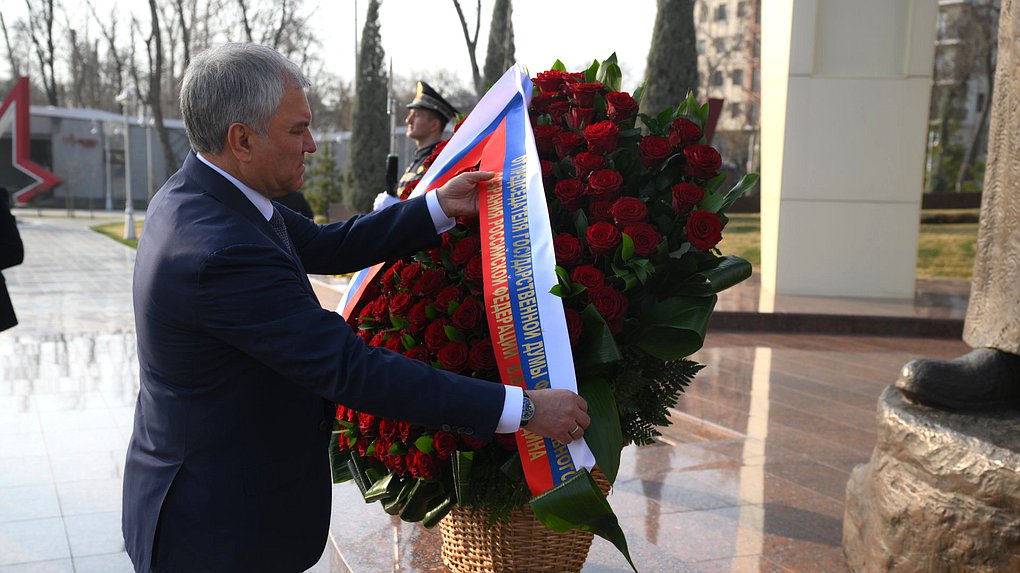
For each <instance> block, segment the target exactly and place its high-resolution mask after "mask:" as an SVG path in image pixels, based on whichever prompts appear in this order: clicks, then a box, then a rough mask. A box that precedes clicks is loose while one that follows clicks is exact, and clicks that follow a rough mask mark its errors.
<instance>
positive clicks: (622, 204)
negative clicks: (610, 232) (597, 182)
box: [611, 197, 648, 226]
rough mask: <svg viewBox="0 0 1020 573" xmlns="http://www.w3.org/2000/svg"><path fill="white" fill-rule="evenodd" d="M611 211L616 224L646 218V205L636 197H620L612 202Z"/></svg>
mask: <svg viewBox="0 0 1020 573" xmlns="http://www.w3.org/2000/svg"><path fill="white" fill-rule="evenodd" d="M611 213H612V214H613V220H614V221H616V224H617V225H621V226H622V225H626V224H628V223H641V222H643V221H647V220H648V207H646V206H645V202H644V201H642V200H641V199H638V198H637V197H620V198H619V199H617V200H616V203H613V209H612V210H611Z"/></svg>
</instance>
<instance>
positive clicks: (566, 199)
mask: <svg viewBox="0 0 1020 573" xmlns="http://www.w3.org/2000/svg"><path fill="white" fill-rule="evenodd" d="M577 155H581V154H580V153H578V154H577ZM583 192H584V185H583V184H582V183H581V182H580V181H579V180H577V179H560V180H559V181H557V182H556V187H555V188H554V189H553V195H555V196H556V198H557V199H558V200H559V202H560V205H561V206H562V207H563V209H564V210H566V211H576V210H577V209H580V208H581V204H582V194H583Z"/></svg>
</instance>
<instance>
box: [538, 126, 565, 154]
mask: <svg viewBox="0 0 1020 573" xmlns="http://www.w3.org/2000/svg"><path fill="white" fill-rule="evenodd" d="M561 131H563V128H562V127H560V126H558V125H539V126H536V127H535V147H537V148H538V152H539V153H552V152H553V151H554V150H555V147H554V146H553V138H554V137H556V135H558V134H559V133H560V132H561Z"/></svg>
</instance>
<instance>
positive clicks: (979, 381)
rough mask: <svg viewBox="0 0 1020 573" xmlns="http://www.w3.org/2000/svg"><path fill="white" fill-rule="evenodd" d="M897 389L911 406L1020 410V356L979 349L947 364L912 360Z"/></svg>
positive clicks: (897, 383)
mask: <svg viewBox="0 0 1020 573" xmlns="http://www.w3.org/2000/svg"><path fill="white" fill-rule="evenodd" d="M896 387H897V388H899V389H900V391H901V392H903V394H904V395H905V396H906V397H907V399H909V400H910V401H912V402H916V403H920V404H925V405H927V406H934V407H936V408H944V409H948V410H1000V409H1004V408H1015V407H1020V356H1018V355H1016V354H1011V353H1009V352H1003V351H1001V350H995V349H993V348H977V349H975V350H972V351H970V352H969V353H967V354H965V355H963V356H961V357H959V358H956V359H953V360H950V361H948V362H944V361H941V360H928V359H922V360H913V361H911V362H909V363H907V365H906V366H904V367H903V370H902V371H901V372H900V378H899V380H897V381H896Z"/></svg>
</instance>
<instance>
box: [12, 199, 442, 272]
mask: <svg viewBox="0 0 1020 573" xmlns="http://www.w3.org/2000/svg"><path fill="white" fill-rule="evenodd" d="M6 195H7V194H6V193H4V194H2V195H0V203H2V204H0V269H6V268H10V267H13V266H15V265H20V264H21V263H22V261H24V260H25V246H24V245H23V244H22V242H21V234H20V233H18V225H17V223H16V222H15V220H14V215H12V214H11V208H10V207H8V206H7V196H6ZM433 232H435V231H433Z"/></svg>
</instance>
